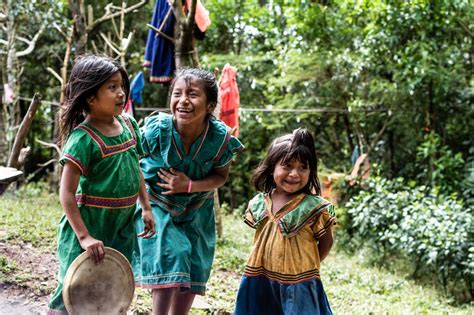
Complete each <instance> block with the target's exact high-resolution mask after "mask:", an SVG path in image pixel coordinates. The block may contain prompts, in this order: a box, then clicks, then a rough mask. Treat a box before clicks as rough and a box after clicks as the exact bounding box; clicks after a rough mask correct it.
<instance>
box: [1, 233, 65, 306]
mask: <svg viewBox="0 0 474 315" xmlns="http://www.w3.org/2000/svg"><path fill="white" fill-rule="evenodd" d="M0 255H2V256H4V257H6V258H7V261H8V263H9V265H11V266H12V267H11V268H12V269H13V270H12V272H9V273H8V274H2V275H1V277H0V314H9V315H14V314H21V315H30V314H44V313H45V311H46V308H47V303H48V300H49V295H50V292H51V291H52V290H53V289H54V287H55V286H56V278H57V271H58V270H57V268H58V261H57V258H56V255H54V254H50V253H42V252H40V251H39V250H38V249H36V248H34V247H33V246H32V245H31V244H10V243H5V242H3V241H0Z"/></svg>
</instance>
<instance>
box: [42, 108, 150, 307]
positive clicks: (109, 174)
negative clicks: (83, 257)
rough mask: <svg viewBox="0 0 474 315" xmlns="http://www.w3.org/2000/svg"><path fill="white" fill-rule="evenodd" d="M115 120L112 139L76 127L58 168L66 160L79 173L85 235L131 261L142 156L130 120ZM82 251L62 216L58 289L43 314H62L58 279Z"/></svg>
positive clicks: (85, 127)
mask: <svg viewBox="0 0 474 315" xmlns="http://www.w3.org/2000/svg"><path fill="white" fill-rule="evenodd" d="M117 119H118V120H119V122H120V124H121V125H122V129H123V131H122V133H121V134H120V135H118V136H114V137H106V136H104V135H102V134H101V133H100V131H98V130H97V129H95V128H94V127H93V126H91V125H89V124H87V123H82V124H80V125H79V126H78V127H76V128H75V129H74V130H73V131H72V132H71V134H70V135H69V137H68V140H67V142H66V144H65V146H64V150H63V156H62V158H61V160H60V163H61V164H63V165H64V163H65V162H66V160H68V161H70V162H72V163H74V164H75V165H76V166H77V167H78V168H79V169H80V170H81V173H82V174H81V177H80V180H79V185H78V187H77V191H76V202H77V205H78V207H79V211H80V213H81V217H82V219H83V220H84V224H85V225H86V227H87V229H88V231H89V233H90V234H91V235H92V236H93V237H94V238H96V239H99V240H101V241H102V242H103V243H104V245H105V246H109V247H112V248H115V249H117V250H118V251H120V252H121V253H122V254H124V255H125V257H127V258H128V260H129V261H131V259H132V252H133V247H134V244H135V239H136V234H135V229H134V226H133V213H134V210H135V208H136V201H137V198H138V190H139V186H140V173H139V165H138V158H139V155H141V154H142V153H143V150H142V147H141V141H140V138H139V137H140V135H139V133H138V126H137V124H136V122H135V120H133V118H131V117H128V116H125V115H124V116H117ZM83 251H84V250H83V249H82V248H81V246H80V244H79V241H78V239H77V237H76V234H75V233H74V231H73V229H72V227H71V225H70V224H69V221H68V220H67V217H66V215H63V216H62V218H61V221H60V223H59V235H58V256H59V264H60V266H59V279H58V287H57V289H56V291H55V292H54V293H53V296H52V298H51V301H50V303H49V311H48V314H66V313H65V306H64V302H63V299H62V285H63V279H64V276H65V274H66V271H67V269H68V268H69V266H70V265H71V263H72V262H73V260H74V259H75V258H76V257H77V256H79V254H81V253H82V252H83Z"/></svg>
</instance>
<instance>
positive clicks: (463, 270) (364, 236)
mask: <svg viewBox="0 0 474 315" xmlns="http://www.w3.org/2000/svg"><path fill="white" fill-rule="evenodd" d="M411 186H413V185H411ZM411 186H410V185H405V183H404V181H403V179H398V180H396V181H389V180H387V179H382V178H380V177H378V178H375V179H372V180H371V181H370V182H369V186H368V190H367V191H362V192H360V193H359V194H358V195H356V196H354V197H353V198H352V199H351V200H350V201H349V202H348V203H347V204H346V207H347V209H348V210H347V211H348V215H349V222H348V226H347V228H348V231H350V232H351V233H352V241H351V243H352V244H355V245H359V246H360V245H363V244H365V245H369V246H370V247H371V248H372V249H373V250H374V252H379V253H380V255H379V257H378V258H379V260H381V261H382V259H385V258H387V257H389V256H392V255H393V256H405V257H406V258H408V259H409V260H410V261H412V262H413V267H414V268H415V275H422V274H431V275H432V274H433V273H434V274H435V275H436V278H437V280H438V282H439V283H440V284H442V285H443V286H444V287H445V288H446V289H452V290H454V291H459V289H461V292H462V293H463V294H465V297H468V298H469V296H471V297H472V287H471V286H472V283H473V280H474V259H473V258H474V243H473V229H472V228H473V226H472V209H471V208H470V207H467V206H466V205H465V204H464V203H463V202H462V201H460V200H459V199H457V198H456V196H455V195H451V196H446V195H443V194H441V193H440V192H439V191H438V190H437V189H434V188H427V187H425V186H418V187H411Z"/></svg>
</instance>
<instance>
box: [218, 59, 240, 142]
mask: <svg viewBox="0 0 474 315" xmlns="http://www.w3.org/2000/svg"><path fill="white" fill-rule="evenodd" d="M219 95H220V97H221V113H220V119H221V120H222V121H223V122H224V123H225V124H226V125H227V126H229V127H230V128H232V129H233V130H234V132H233V135H234V136H235V137H237V136H238V135H239V107H240V95H239V88H238V86H237V69H236V68H234V67H232V66H231V65H229V64H226V65H225V66H224V68H223V69H222V74H221V79H220V81H219Z"/></svg>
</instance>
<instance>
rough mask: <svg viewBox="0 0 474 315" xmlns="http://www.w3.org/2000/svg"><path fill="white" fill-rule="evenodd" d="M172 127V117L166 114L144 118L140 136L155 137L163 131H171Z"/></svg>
mask: <svg viewBox="0 0 474 315" xmlns="http://www.w3.org/2000/svg"><path fill="white" fill-rule="evenodd" d="M172 126H173V116H172V115H170V114H166V113H158V114H156V115H153V116H148V117H146V118H145V122H144V124H143V127H142V128H141V130H142V134H143V135H145V137H150V138H153V137H156V136H157V135H158V134H160V133H162V132H163V131H165V130H168V129H171V128H172Z"/></svg>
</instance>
